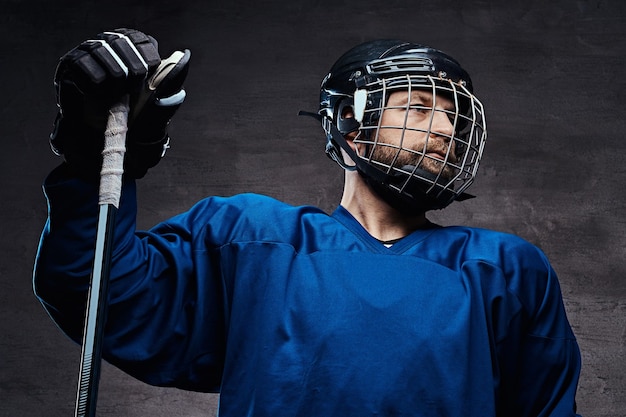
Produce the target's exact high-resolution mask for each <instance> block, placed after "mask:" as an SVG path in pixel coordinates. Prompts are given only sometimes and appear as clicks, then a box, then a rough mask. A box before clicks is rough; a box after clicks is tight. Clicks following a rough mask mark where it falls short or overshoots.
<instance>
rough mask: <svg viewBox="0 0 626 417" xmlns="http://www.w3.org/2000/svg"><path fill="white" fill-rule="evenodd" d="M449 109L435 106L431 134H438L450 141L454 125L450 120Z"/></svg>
mask: <svg viewBox="0 0 626 417" xmlns="http://www.w3.org/2000/svg"><path fill="white" fill-rule="evenodd" d="M449 112H450V111H449V110H444V109H441V108H435V109H434V110H433V118H432V122H431V125H430V135H431V136H438V137H440V138H442V139H443V140H445V141H446V142H449V141H451V140H452V136H453V134H454V126H453V125H452V122H451V121H450V114H449Z"/></svg>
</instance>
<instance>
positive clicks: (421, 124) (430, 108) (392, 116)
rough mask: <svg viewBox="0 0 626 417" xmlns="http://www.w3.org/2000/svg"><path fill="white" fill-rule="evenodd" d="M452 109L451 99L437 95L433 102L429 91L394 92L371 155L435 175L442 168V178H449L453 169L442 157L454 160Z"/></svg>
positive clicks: (452, 161)
mask: <svg viewBox="0 0 626 417" xmlns="http://www.w3.org/2000/svg"><path fill="white" fill-rule="evenodd" d="M454 110H455V109H454V102H452V101H451V100H450V99H448V98H445V97H443V96H439V95H438V96H436V100H435V102H434V103H433V95H432V93H431V92H429V91H424V90H415V91H412V92H411V94H410V95H409V93H408V91H396V92H393V93H392V94H391V95H390V96H389V98H388V101H387V105H386V106H385V110H384V111H383V114H382V116H381V118H382V120H381V127H380V130H379V132H378V144H377V145H376V146H374V148H373V151H372V155H371V156H372V159H373V160H375V161H378V162H381V163H383V164H385V165H388V166H394V167H398V168H401V167H403V166H406V165H410V166H417V167H418V168H421V169H423V170H425V171H427V172H430V173H432V174H434V175H439V173H440V172H441V176H442V177H443V178H445V179H451V178H452V177H453V176H454V175H455V174H456V172H455V171H456V170H455V169H454V168H452V167H450V166H449V165H448V164H444V161H446V162H448V163H456V161H457V155H456V153H455V151H456V150H455V146H454V141H453V140H451V138H452V137H453V135H454V130H453V121H454ZM446 111H448V113H446ZM431 120H432V122H431ZM372 139H373V138H372ZM450 144H452V146H451V145H450Z"/></svg>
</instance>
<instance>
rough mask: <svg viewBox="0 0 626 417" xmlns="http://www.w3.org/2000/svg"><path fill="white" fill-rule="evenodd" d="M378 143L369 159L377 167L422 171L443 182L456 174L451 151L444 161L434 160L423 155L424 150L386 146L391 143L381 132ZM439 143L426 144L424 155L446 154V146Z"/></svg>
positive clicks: (456, 169) (454, 161) (454, 159)
mask: <svg viewBox="0 0 626 417" xmlns="http://www.w3.org/2000/svg"><path fill="white" fill-rule="evenodd" d="M378 139H379V142H378V144H376V145H374V147H373V149H372V151H371V159H372V161H373V162H374V163H375V164H377V165H383V166H385V167H392V168H396V169H400V170H402V171H403V172H406V171H407V170H409V171H411V170H412V169H413V167H417V168H418V169H422V170H424V171H426V172H428V173H430V174H433V175H437V176H440V177H441V178H443V179H445V180H451V179H452V178H454V176H455V175H457V173H458V171H459V170H458V168H456V167H455V166H454V165H451V164H456V161H457V157H456V156H455V154H454V152H453V150H454V149H451V150H450V152H449V153H448V157H447V160H446V161H443V160H439V159H435V158H433V157H431V156H428V155H424V148H423V147H422V148H419V150H415V149H408V148H401V149H400V148H397V147H395V146H389V145H387V144H389V143H392V142H391V141H388V140H386V139H385V136H384V135H383V134H382V132H381V133H380V134H379V136H378ZM439 142H441V141H437V142H433V143H428V144H427V146H426V152H425V153H431V152H432V153H441V154H443V155H445V154H446V151H447V147H448V145H446V144H444V143H439Z"/></svg>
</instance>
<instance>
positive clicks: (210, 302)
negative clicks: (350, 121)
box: [34, 169, 580, 417]
mask: <svg viewBox="0 0 626 417" xmlns="http://www.w3.org/2000/svg"><path fill="white" fill-rule="evenodd" d="M45 190H46V195H47V198H48V203H49V219H48V222H47V223H46V227H45V230H44V232H43V234H42V239H41V242H40V246H39V251H38V256H37V259H36V265H35V273H34V280H35V281H34V286H35V291H36V293H37V295H38V297H39V298H40V299H41V302H42V303H43V305H44V306H45V308H46V309H47V311H48V312H49V314H50V315H51V317H52V318H53V319H54V320H55V321H56V323H58V325H59V326H60V327H61V328H62V329H63V330H64V331H65V332H66V333H67V334H68V335H69V336H70V337H72V338H73V339H75V340H77V341H80V338H81V332H82V326H83V317H84V309H85V297H86V291H87V288H88V281H89V274H90V271H91V267H92V259H93V250H94V249H93V246H94V239H95V229H96V220H97V195H96V194H97V185H94V184H89V183H86V182H81V181H79V180H75V179H70V178H66V177H65V176H64V175H63V172H62V169H61V170H57V171H56V172H53V173H52V174H51V176H50V177H49V178H48V179H47V181H46V185H45ZM135 217H136V198H135V185H134V183H133V182H127V183H126V184H125V186H124V189H123V197H122V203H121V205H120V209H119V211H118V212H117V216H116V219H117V227H116V229H115V246H114V253H113V267H112V271H111V282H110V288H109V290H110V295H109V297H110V306H109V310H108V321H107V326H106V338H105V346H104V353H103V355H104V358H105V359H106V360H107V361H109V362H110V363H112V364H114V365H115V366H117V367H119V368H120V369H122V370H124V371H125V372H127V373H129V374H130V375H132V376H134V377H136V378H138V379H140V380H142V381H145V382H147V383H149V384H154V385H161V386H175V387H179V388H183V389H188V390H197V391H206V392H220V416H221V417H234V416H236V417H240V416H257V417H261V416H263V417H264V416H272V417H275V416H324V417H332V416H336V417H348V416H359V417H364V416H429V417H431V416H448V417H453V416H459V417H460V416H463V417H468V416H476V417H489V416H503V417H512V416H574V415H575V410H574V408H575V406H574V397H575V392H576V385H577V380H578V375H579V371H580V354H579V349H578V346H577V343H576V340H575V338H574V335H573V334H572V331H571V328H570V325H569V324H568V321H567V318H566V314H565V310H564V307H563V302H562V298H561V292H560V288H559V284H558V281H557V277H556V275H555V273H554V271H553V269H552V268H551V266H550V264H549V263H548V261H547V259H546V257H545V256H544V254H543V253H542V252H541V251H540V250H539V249H537V248H536V247H535V246H533V245H531V244H529V243H528V242H526V241H524V240H522V239H520V238H518V237H515V236H512V235H509V234H503V233H497V232H493V231H488V230H481V229H475V228H468V227H439V226H435V225H433V226H431V227H427V228H425V229H421V230H417V231H415V232H414V233H412V234H411V235H409V236H406V237H405V238H403V239H402V240H400V241H399V242H398V243H396V244H394V245H393V246H391V247H389V248H388V247H386V246H384V245H383V244H381V243H380V242H378V241H377V240H376V239H374V238H373V237H372V236H370V235H369V234H368V233H367V232H366V230H365V229H364V228H363V227H362V226H361V225H360V224H359V223H358V222H357V221H356V220H355V219H354V218H353V217H352V216H351V215H350V213H349V212H347V211H346V210H345V209H344V208H342V207H339V208H337V210H336V211H335V212H334V213H333V214H332V215H328V214H326V213H324V212H322V211H321V210H319V209H317V208H314V207H292V206H289V205H286V204H283V203H281V202H278V201H276V200H273V199H271V198H268V197H264V196H259V195H254V194H245V195H238V196H234V197H229V198H220V197H212V198H207V199H205V200H202V201H200V202H199V203H197V204H196V205H195V206H194V207H192V208H191V209H190V210H189V211H187V212H185V213H183V214H180V215H178V216H175V217H173V218H171V219H169V220H167V221H164V222H163V223H161V224H158V225H157V226H155V227H154V228H152V229H151V230H148V231H137V230H135Z"/></svg>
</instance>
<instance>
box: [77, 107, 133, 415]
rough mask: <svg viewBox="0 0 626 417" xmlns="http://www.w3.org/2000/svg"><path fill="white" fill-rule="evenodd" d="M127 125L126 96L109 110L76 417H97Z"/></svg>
mask: <svg viewBox="0 0 626 417" xmlns="http://www.w3.org/2000/svg"><path fill="white" fill-rule="evenodd" d="M127 124H128V96H125V97H123V98H122V100H121V101H120V102H119V103H117V104H116V105H114V106H113V107H111V109H110V110H109V118H108V121H107V126H106V131H105V133H104V149H103V151H102V170H101V172H100V192H99V212H98V226H97V231H96V248H95V255H94V263H93V270H92V274H91V282H90V287H89V293H88V297H87V311H86V317H85V327H84V332H83V343H82V352H81V363H80V373H79V381H78V392H77V395H76V410H75V411H76V412H75V416H76V417H87V416H89V417H93V416H95V415H96V400H97V397H98V383H99V379H100V365H101V355H102V339H103V336H104V324H105V320H106V307H107V301H108V284H109V271H110V264H111V252H112V246H113V245H112V243H113V231H114V225H115V213H116V211H117V208H118V207H119V201H120V195H121V188H122V174H123V173H124V153H125V152H126V131H127V130H128V128H127Z"/></svg>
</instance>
